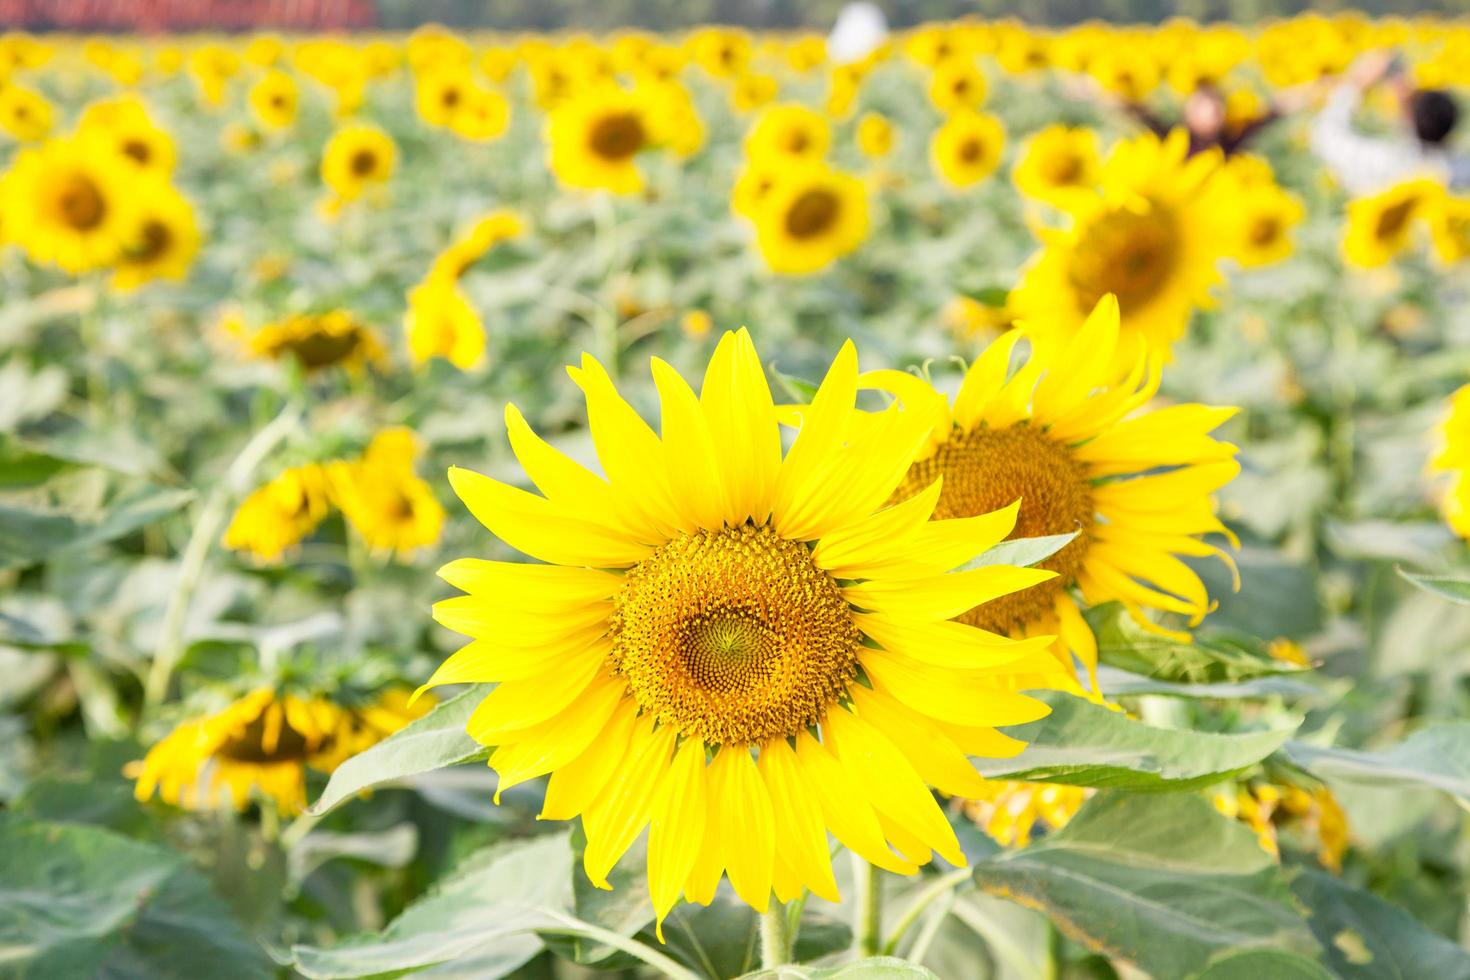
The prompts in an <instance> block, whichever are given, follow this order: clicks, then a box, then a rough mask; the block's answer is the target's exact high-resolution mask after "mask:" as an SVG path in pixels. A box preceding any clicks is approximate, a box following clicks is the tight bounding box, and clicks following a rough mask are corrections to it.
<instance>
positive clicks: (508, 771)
mask: <svg viewBox="0 0 1470 980" xmlns="http://www.w3.org/2000/svg"><path fill="white" fill-rule="evenodd" d="M626 692H627V685H626V683H625V682H624V681H623V680H622V679H621V678H614V677H602V678H598V679H597V680H594V681H593V682H592V683H591V684H589V685H588V686H587V689H586V690H585V691H583V692H582V693H581V694H580V695H578V697H577V698H576V700H574V701H573V702H572V703H571V704H569V705H567V707H566V708H565V709H564V710H562V711H561V712H560V713H559V714H557V715H555V716H554V717H552V718H549V719H547V720H546V721H544V722H542V723H541V724H539V725H536V726H534V727H532V728H527V729H525V730H523V731H519V732H517V733H516V734H515V741H513V742H510V743H508V744H505V745H501V746H500V747H499V748H497V749H496V750H495V751H494V752H492V753H491V754H490V768H491V769H494V770H495V772H496V775H498V776H499V777H500V779H499V782H498V783H497V784H496V786H495V802H496V803H497V804H498V803H499V802H500V794H501V793H503V792H505V791H506V790H508V789H510V788H511V787H512V786H515V785H517V784H518V783H523V782H525V781H526V780H528V779H535V778H536V777H537V776H544V775H546V774H547V773H549V772H551V771H552V770H554V769H558V768H560V767H561V766H564V765H566V764H567V763H568V762H571V761H572V760H573V759H575V758H576V757H577V756H579V755H581V754H582V753H583V752H584V751H586V749H587V746H588V745H590V744H592V740H593V739H594V738H598V737H599V736H601V735H602V734H603V732H604V730H605V729H606V728H607V723H608V719H609V718H611V717H612V713H613V710H614V709H615V708H616V707H617V706H618V704H619V702H621V701H622V700H623V699H624V698H625V697H626Z"/></svg>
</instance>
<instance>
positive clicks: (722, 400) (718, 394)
mask: <svg viewBox="0 0 1470 980" xmlns="http://www.w3.org/2000/svg"><path fill="white" fill-rule="evenodd" d="M699 404H700V407H702V408H703V409H704V416H705V421H706V422H707V423H708V425H709V431H710V434H711V435H712V436H713V437H714V441H715V445H716V446H719V447H720V464H721V466H720V469H721V472H722V474H723V478H722V481H721V482H722V483H723V485H724V486H725V489H726V493H727V494H728V495H729V503H730V513H729V514H728V515H727V517H726V523H728V524H731V525H736V524H741V523H744V522H745V521H746V520H747V519H750V520H753V521H755V523H757V524H763V523H765V521H766V519H767V518H768V517H770V514H771V500H772V497H773V495H774V493H775V488H776V475H777V473H778V472H779V471H780V468H781V430H780V427H779V426H778V425H777V422H776V407H775V404H774V402H773V401H772V399H771V388H770V385H768V384H767V383H766V376H765V373H764V371H762V370H761V362H760V355H758V354H757V353H756V351H755V344H754V343H753V342H752V341H751V339H750V332H749V331H747V330H745V329H744V328H743V327H742V328H741V329H740V330H739V331H738V332H736V333H733V334H732V333H726V334H725V335H724V336H723V337H721V338H720V342H719V345H718V346H717V347H716V348H715V353H714V356H713V357H711V358H710V362H709V367H708V368H707V369H706V370H705V373H704V384H703V385H702V386H701V388H700V392H699Z"/></svg>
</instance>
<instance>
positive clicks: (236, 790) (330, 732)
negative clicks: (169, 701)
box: [124, 687, 433, 815]
mask: <svg viewBox="0 0 1470 980" xmlns="http://www.w3.org/2000/svg"><path fill="white" fill-rule="evenodd" d="M432 707H433V702H432V701H430V702H427V703H421V702H415V703H411V702H410V700H409V698H408V696H407V691H406V690H404V689H403V688H390V689H389V690H387V691H385V692H384V693H383V694H382V695H381V696H380V697H379V698H378V699H377V700H376V701H375V702H370V703H367V704H364V705H361V706H360V707H344V706H343V705H340V704H338V703H336V702H335V701H333V700H331V699H329V698H325V697H322V696H319V695H318V696H307V697H303V696H300V695H297V694H293V693H287V692H281V691H278V690H276V689H275V688H273V687H261V688H257V689H256V690H254V691H251V692H250V693H249V694H246V695H245V696H244V697H242V698H240V699H238V700H236V701H234V702H232V703H231V704H229V705H228V706H226V707H225V708H223V709H221V710H219V711H217V712H215V713H214V714H210V715H205V716H202V717H198V718H194V719H191V720H189V721H185V722H184V723H182V724H181V725H179V726H178V727H177V728H175V729H174V730H173V731H172V732H171V733H169V734H168V735H166V736H164V737H163V738H162V739H160V740H159V741H158V742H157V743H156V744H155V745H154V746H153V747H152V748H151V749H149V750H148V753H147V755H146V756H144V758H143V759H142V760H141V761H139V762H134V763H130V764H129V765H128V766H127V767H126V769H125V770H124V772H125V774H126V775H127V776H128V777H129V778H131V779H136V780H137V783H136V784H135V786H134V787H133V793H134V795H135V796H136V797H137V798H138V799H139V800H140V801H143V800H147V799H149V798H151V797H152V796H153V795H154V794H155V793H157V794H158V796H159V798H161V799H162V800H164V801H165V802H167V803H172V804H174V805H175V806H180V807H184V808H187V809H206V808H212V807H215V806H218V805H219V804H220V803H221V802H227V803H229V804H230V805H231V806H233V807H234V808H235V809H236V810H244V809H245V808H246V807H248V806H249V805H250V802H251V799H252V798H253V797H258V798H262V799H265V800H268V801H270V802H271V803H272V804H274V806H275V807H276V809H277V810H278V811H279V812H280V813H282V814H285V815H289V814H296V813H299V812H301V811H302V810H304V809H305V808H306V770H307V769H308V768H310V769H314V770H316V771H318V772H323V773H330V772H331V771H332V770H334V769H336V768H337V766H339V765H341V764H342V762H344V761H345V760H346V759H348V758H349V757H351V756H353V755H356V754H357V753H359V752H361V751H363V750H364V749H366V748H368V747H370V746H372V745H375V744H377V743H378V742H381V741H382V740H383V739H385V738H387V737H388V736H389V735H391V734H393V733H394V732H396V731H398V729H400V728H402V727H403V726H404V725H407V724H408V723H409V722H410V721H413V720H414V719H415V718H418V717H421V716H423V715H424V714H425V713H427V712H428V711H429V709H430V708H432Z"/></svg>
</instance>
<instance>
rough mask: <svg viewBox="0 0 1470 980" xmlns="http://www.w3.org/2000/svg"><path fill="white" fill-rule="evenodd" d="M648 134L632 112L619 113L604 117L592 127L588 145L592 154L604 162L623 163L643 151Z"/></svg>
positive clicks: (641, 121) (641, 122)
mask: <svg viewBox="0 0 1470 980" xmlns="http://www.w3.org/2000/svg"><path fill="white" fill-rule="evenodd" d="M647 141H648V133H647V131H646V130H645V129H644V128H643V120H641V119H639V118H638V116H637V115H635V114H634V113H631V112H617V113H613V114H611V115H607V116H603V117H602V118H601V119H599V120H597V122H596V123H594V124H593V126H592V132H591V133H590V134H589V136H588V143H589V144H590V145H591V147H592V152H593V153H596V154H597V155H598V156H600V157H602V158H603V159H604V160H611V161H613V162H621V161H623V160H627V159H630V158H631V157H633V156H634V155H635V154H636V153H637V152H638V151H639V150H641V149H643V146H644V144H645V143H646V142H647Z"/></svg>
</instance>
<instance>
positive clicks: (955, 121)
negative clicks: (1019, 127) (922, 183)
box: [929, 109, 1006, 188]
mask: <svg viewBox="0 0 1470 980" xmlns="http://www.w3.org/2000/svg"><path fill="white" fill-rule="evenodd" d="M1005 143H1006V131H1005V127H1004V126H1003V125H1001V121H1000V120H999V119H997V118H996V117H995V116H992V115H991V114H990V113H988V112H972V111H970V110H969V109H960V110H957V111H955V112H952V113H950V115H949V118H948V119H946V120H945V121H944V123H943V124H942V125H941V126H940V127H939V128H938V129H936V130H935V131H934V136H933V138H932V139H931V140H930V141H929V159H930V162H931V163H933V165H934V170H935V171H936V172H937V173H938V174H939V176H940V177H941V178H943V179H944V181H945V183H947V184H949V185H950V186H951V187H955V188H964V187H969V186H971V185H972V184H974V183H976V182H977V181H980V180H984V179H985V178H986V177H989V176H990V175H991V174H993V173H995V168H996V167H999V166H1000V157H1001V153H1002V151H1004V149H1005Z"/></svg>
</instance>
